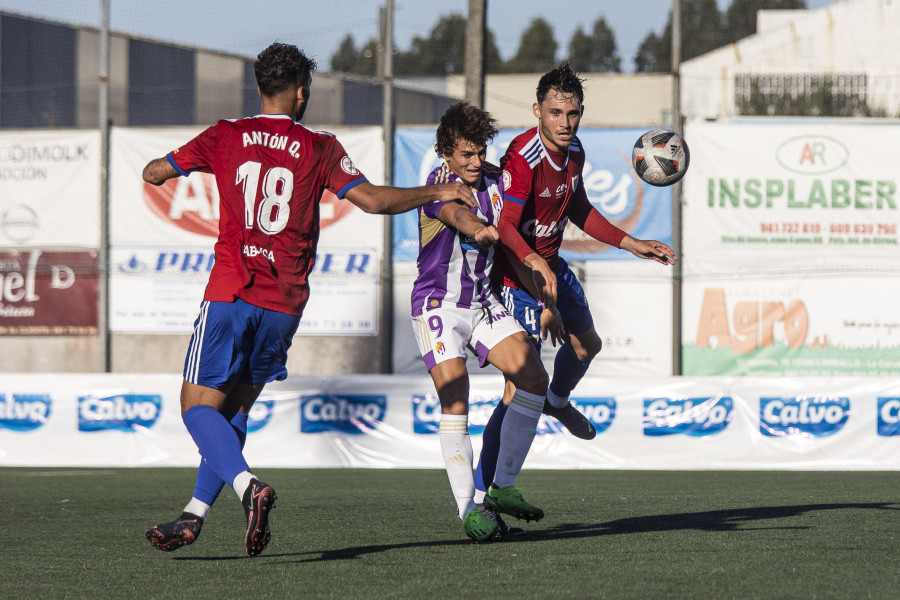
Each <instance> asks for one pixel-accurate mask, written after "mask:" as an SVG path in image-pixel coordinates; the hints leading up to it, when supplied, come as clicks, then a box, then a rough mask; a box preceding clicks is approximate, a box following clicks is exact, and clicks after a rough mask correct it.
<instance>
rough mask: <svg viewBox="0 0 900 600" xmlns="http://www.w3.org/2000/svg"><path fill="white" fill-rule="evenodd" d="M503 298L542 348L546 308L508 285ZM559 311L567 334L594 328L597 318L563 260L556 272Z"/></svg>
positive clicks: (508, 307)
mask: <svg viewBox="0 0 900 600" xmlns="http://www.w3.org/2000/svg"><path fill="white" fill-rule="evenodd" d="M500 296H501V298H502V299H503V304H504V305H505V306H506V309H507V310H508V311H509V312H511V313H512V314H513V316H514V317H515V318H516V320H517V321H518V322H519V323H520V324H521V325H522V327H524V328H525V331H527V332H528V335H530V336H531V337H532V339H534V341H535V344H536V345H537V347H538V349H540V347H541V343H542V341H543V340H541V313H542V312H543V310H544V309H543V308H541V305H540V304H538V301H537V300H535V299H534V298H533V297H532V296H531V294H529V293H528V292H527V291H525V290H523V289H518V290H517V289H515V288H511V287H509V286H503V289H502V290H501V291H500ZM556 308H557V310H559V314H560V316H561V317H562V320H563V326H564V327H565V329H566V332H567V333H571V334H579V333H584V332H585V331H587V330H589V329H591V328H592V327H593V326H594V318H593V317H592V316H591V309H590V307H588V302H587V298H586V297H585V295H584V289H583V288H582V287H581V284H580V283H579V282H578V279H577V278H576V277H575V273H573V272H572V269H570V268H569V264H568V263H567V262H566V261H564V260H563V259H562V258H560V259H559V267H558V268H557V269H556Z"/></svg>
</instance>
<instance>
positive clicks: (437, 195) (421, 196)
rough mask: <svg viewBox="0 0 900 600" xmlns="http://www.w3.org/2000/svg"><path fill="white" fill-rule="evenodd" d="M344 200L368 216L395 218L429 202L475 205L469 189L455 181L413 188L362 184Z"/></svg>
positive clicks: (473, 196) (348, 193)
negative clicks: (370, 214)
mask: <svg viewBox="0 0 900 600" xmlns="http://www.w3.org/2000/svg"><path fill="white" fill-rule="evenodd" d="M346 198H347V200H349V201H350V202H352V203H353V204H355V205H356V206H358V207H359V208H361V209H363V210H364V211H366V212H367V213H374V214H379V215H396V214H400V213H404V212H406V211H408V210H412V209H414V208H418V207H420V206H423V205H425V204H430V203H431V202H451V201H453V200H458V201H460V202H462V203H464V204H466V205H468V206H475V205H476V204H477V202H478V201H477V200H476V199H475V195H474V194H473V193H472V190H471V188H469V187H468V186H467V185H465V184H463V183H460V182H458V181H457V182H455V183H448V184H444V185H423V186H420V187H414V188H399V187H391V186H388V185H373V184H371V183H369V182H368V181H365V182H363V183H360V184H359V185H357V186H355V187H354V188H352V189H351V190H349V191H348V192H347V194H346Z"/></svg>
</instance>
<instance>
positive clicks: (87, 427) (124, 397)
mask: <svg viewBox="0 0 900 600" xmlns="http://www.w3.org/2000/svg"><path fill="white" fill-rule="evenodd" d="M161 407H162V396H159V395H157V394H120V395H117V396H93V395H88V396H79V397H78V431H103V430H109V429H111V430H116V431H125V432H127V433H135V432H137V431H141V430H144V429H149V428H151V427H153V425H154V424H155V423H156V421H157V419H159V415H160V409H161Z"/></svg>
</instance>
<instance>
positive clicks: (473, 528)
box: [463, 508, 500, 543]
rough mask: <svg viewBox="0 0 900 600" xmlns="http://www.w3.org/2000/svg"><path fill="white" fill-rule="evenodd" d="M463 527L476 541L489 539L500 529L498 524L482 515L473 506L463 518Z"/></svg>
mask: <svg viewBox="0 0 900 600" xmlns="http://www.w3.org/2000/svg"><path fill="white" fill-rule="evenodd" d="M463 529H465V530H466V535H467V536H469V537H470V538H472V539H473V540H475V543H478V542H489V541H491V538H492V537H494V536H495V535H497V533H498V532H499V531H500V526H499V525H497V523H496V522H495V521H492V520H490V519H488V518H487V517H486V516H484V515H483V514H482V513H481V511H480V510H478V509H477V508H473V509H472V510H470V511H469V512H468V513H466V518H465V519H463Z"/></svg>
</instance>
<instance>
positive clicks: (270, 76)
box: [253, 42, 317, 97]
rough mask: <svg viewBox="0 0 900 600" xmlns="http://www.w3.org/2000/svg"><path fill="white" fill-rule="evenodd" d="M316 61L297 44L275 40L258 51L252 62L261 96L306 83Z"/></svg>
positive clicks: (272, 94)
mask: <svg viewBox="0 0 900 600" xmlns="http://www.w3.org/2000/svg"><path fill="white" fill-rule="evenodd" d="M316 66H317V65H316V61H314V60H313V59H311V58H309V57H307V56H306V55H305V54H303V51H302V50H300V49H299V48H297V46H294V45H291V44H282V43H281V42H275V43H274V44H272V45H270V46H269V47H268V48H266V49H265V50H263V51H262V52H260V53H259V55H258V56H257V57H256V62H255V63H253V73H254V74H255V75H256V85H258V86H259V93H260V94H262V95H263V96H267V97H272V96H274V95H276V94H277V93H279V92H282V91H284V90H285V89H287V88H288V86H291V85H295V84H297V83H301V84H303V85H307V84H308V83H309V82H310V80H311V79H312V74H313V71H315V70H316Z"/></svg>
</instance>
